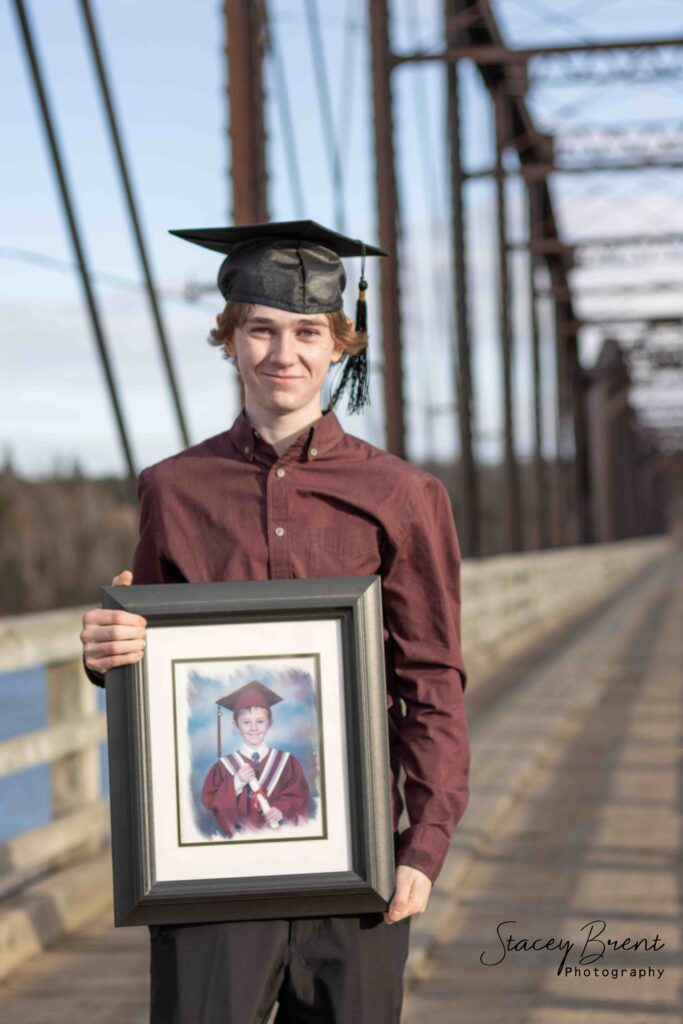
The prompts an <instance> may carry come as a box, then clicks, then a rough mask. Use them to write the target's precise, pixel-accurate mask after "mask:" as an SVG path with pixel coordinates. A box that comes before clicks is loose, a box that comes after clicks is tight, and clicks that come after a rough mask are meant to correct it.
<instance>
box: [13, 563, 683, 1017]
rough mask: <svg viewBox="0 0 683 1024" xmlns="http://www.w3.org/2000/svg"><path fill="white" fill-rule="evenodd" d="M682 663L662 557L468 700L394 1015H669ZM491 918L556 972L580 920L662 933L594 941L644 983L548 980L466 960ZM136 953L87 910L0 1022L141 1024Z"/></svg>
mask: <svg viewBox="0 0 683 1024" xmlns="http://www.w3.org/2000/svg"><path fill="white" fill-rule="evenodd" d="M682 675H683V554H677V555H676V556H675V557H674V558H672V559H671V560H670V561H668V562H667V563H664V564H662V565H661V566H660V567H659V568H658V569H657V570H656V571H655V572H652V573H650V574H648V575H647V577H646V578H644V579H643V580H642V581H640V582H639V583H637V584H636V585H635V586H634V587H632V588H629V590H628V592H627V593H626V594H624V595H623V596H622V597H620V598H619V599H617V600H616V601H613V602H611V603H610V605H609V606H608V607H607V608H605V609H603V610H602V611H601V612H600V613H599V614H597V615H596V616H595V619H594V621H593V622H592V623H591V625H590V626H589V627H588V628H586V629H585V630H584V631H583V632H582V634H581V636H580V637H574V638H573V639H570V640H569V641H567V642H565V643H564V644H559V643H558V644H556V645H555V648H554V650H553V651H551V652H549V654H548V655H547V657H546V658H545V663H544V664H543V665H542V666H541V667H538V666H537V667H536V668H535V669H534V670H533V671H531V670H530V671H529V672H528V673H527V674H523V675H522V677H521V678H520V679H518V680H517V681H516V683H515V685H514V686H510V687H509V689H508V691H507V692H506V693H505V695H504V697H502V698H501V699H499V700H496V701H495V703H493V704H491V705H490V706H486V705H485V704H482V705H481V707H480V708H479V709H478V713H477V714H476V716H475V717H473V719H472V736H473V751H474V765H475V769H474V772H473V793H475V794H476V795H475V797H474V802H473V804H472V805H471V807H470V808H469V809H468V812H467V815H466V817H465V819H464V820H463V823H462V826H461V827H460V828H459V829H458V830H456V841H455V842H454V848H453V851H452V855H451V856H450V857H449V862H450V867H449V871H444V873H443V877H444V879H446V878H447V876H450V887H449V888H442V889H441V890H440V891H439V892H438V893H437V892H435V898H434V900H433V901H432V905H431V906H430V913H429V915H427V914H425V915H423V916H422V917H421V918H420V919H416V922H415V924H417V925H418V928H416V929H415V930H414V940H415V941H414V949H413V953H411V970H410V973H409V977H410V991H409V994H408V996H407V998H406V1003H405V1012H404V1015H403V1024H469V1022H470V1021H471V1022H477V1024H479V1022H486V1024H503V1022H505V1024H617V1022H619V1024H622V1022H624V1024H674V1022H676V1024H678V1022H680V1020H681V1004H682V1000H681V982H682V981H683V967H682V965H683V951H682V949H681V946H682V942H681V915H680V910H681V893H680V867H679V863H680V850H681V811H682V807H683V800H682V798H681V792H682V791H681V777H680V765H679V762H680V754H681V749H682V748H681V742H680V740H681V724H682V722H683V708H682V707H681V705H682V703H683V687H682V686H681V683H682V681H683V680H682ZM531 753H533V756H530V754H531ZM492 823H493V824H492ZM506 920H507V921H513V920H514V922H515V923H514V924H509V925H507V926H505V930H502V931H501V934H503V935H504V936H505V935H507V934H509V933H510V931H512V934H513V935H514V936H515V938H516V939H517V940H519V939H521V938H526V939H527V940H529V941H531V940H532V939H537V940H542V941H545V942H547V941H548V940H549V939H551V938H554V939H555V940H556V942H557V941H558V940H560V939H564V940H566V941H570V942H573V943H574V947H573V948H572V949H571V951H570V952H569V954H568V956H567V966H571V967H572V968H574V967H575V966H576V965H577V961H578V959H579V956H580V954H581V948H582V946H583V943H584V941H585V939H586V937H587V931H588V929H587V928H584V930H583V931H582V930H581V929H582V928H583V927H584V926H585V925H587V924H588V922H590V921H595V920H604V921H605V922H606V926H605V931H604V932H603V933H602V936H601V937H602V939H603V940H606V939H607V938H610V939H619V940H623V939H624V938H626V937H627V936H630V937H631V938H632V939H637V938H647V939H648V940H649V944H650V946H652V944H653V940H654V937H655V935H659V943H658V945H659V946H661V945H662V943H664V945H663V948H660V949H657V950H651V951H649V952H647V951H644V950H643V949H642V948H641V949H640V950H638V951H636V952H630V953H626V952H615V951H614V950H612V949H610V948H608V951H607V952H606V953H605V956H604V957H603V958H602V960H600V961H598V962H597V963H595V964H593V965H591V966H590V969H591V970H593V969H594V968H595V967H598V969H599V970H602V969H609V970H610V971H611V970H621V969H622V968H625V969H626V970H627V971H631V970H633V969H635V970H636V971H646V972H647V971H648V969H650V968H652V969H653V970H654V971H655V976H654V977H653V976H652V975H651V974H648V973H646V974H644V975H642V976H641V977H638V976H636V977H631V976H630V975H629V974H628V973H627V974H624V975H621V974H620V975H619V976H618V977H615V978H613V977H611V976H607V977H602V976H601V975H599V976H597V977H596V976H594V975H591V976H590V977H587V976H583V975H581V976H575V975H574V974H573V973H572V974H571V975H569V976H561V977H558V976H557V973H556V971H557V966H558V964H559V962H560V959H561V956H562V951H559V952H558V950H557V949H555V950H548V949H544V950H539V949H536V950H528V951H518V952H508V953H507V955H506V957H505V959H504V961H503V962H502V963H500V964H497V965H495V966H484V965H483V964H482V963H481V962H480V956H481V954H482V953H483V952H484V951H485V952H486V955H485V959H489V960H491V961H494V960H498V959H499V958H500V957H501V945H500V942H499V940H498V937H497V932H496V928H497V926H498V925H500V922H503V921H506ZM420 925H421V926H422V933H421V934H420V928H419V926H420ZM596 927H597V926H596ZM537 945H538V943H537ZM596 945H597V944H594V945H593V946H592V947H591V949H592V950H594V949H595V947H596ZM148 963H149V957H148V948H147V932H146V929H142V928H129V929H118V930H114V929H113V928H111V926H110V921H109V919H107V920H103V921H100V922H98V923H96V924H94V925H93V926H92V927H91V928H90V929H88V931H86V932H83V933H82V934H80V935H79V936H77V937H75V938H72V939H69V940H65V941H63V942H61V943H60V944H59V945H58V946H56V947H55V948H54V949H52V950H50V951H49V952H47V953H46V954H44V955H43V956H41V957H38V958H36V959H35V960H34V961H32V962H30V963H29V964H27V965H26V966H25V967H24V968H22V969H21V970H20V971H18V972H17V973H16V974H15V975H14V976H12V977H11V978H10V979H9V981H8V982H7V983H6V984H5V985H4V986H2V985H0V1020H2V1022H3V1024H39V1022H40V1024H45V1022H48V1021H49V1022H51V1024H62V1022H64V1024H66V1022H67V1021H68V1022H69V1024H80V1022H81V1021H84V1022H85V1021H87V1022H88V1024H91V1022H92V1024H143V1022H146V1021H147V994H148ZM582 969H583V970H588V969H589V966H588V965H586V966H585V967H584V968H582ZM662 969H663V974H662V975H661V976H660V977H658V976H657V974H658V973H659V971H661V970H662ZM377 1024H383V1022H380V1021H378V1022H377Z"/></svg>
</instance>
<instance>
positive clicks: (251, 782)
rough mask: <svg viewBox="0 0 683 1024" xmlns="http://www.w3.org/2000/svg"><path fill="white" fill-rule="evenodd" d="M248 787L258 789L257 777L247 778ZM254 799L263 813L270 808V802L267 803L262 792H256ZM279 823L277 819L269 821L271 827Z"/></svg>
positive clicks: (277, 825) (276, 826) (275, 826)
mask: <svg viewBox="0 0 683 1024" xmlns="http://www.w3.org/2000/svg"><path fill="white" fill-rule="evenodd" d="M249 788H250V789H253V790H254V791H256V790H257V789H259V781H258V779H249ZM256 799H257V800H258V802H259V807H260V808H261V810H262V811H263V813H264V815H265V813H266V811H269V810H270V804H269V803H268V801H267V800H266V798H265V797H264V795H263V793H257V795H256ZM279 825H280V822H279V821H271V822H270V827H271V828H278V827H279Z"/></svg>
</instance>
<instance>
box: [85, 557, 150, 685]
mask: <svg viewBox="0 0 683 1024" xmlns="http://www.w3.org/2000/svg"><path fill="white" fill-rule="evenodd" d="M111 582H112V586H113V587H129V586H130V585H131V584H132V582H133V574H132V572H130V571H129V570H128V569H126V570H125V571H124V572H121V573H119V575H118V576H115V577H114V579H113V580H112V581H111ZM146 627H147V619H144V618H143V617H142V616H141V615H134V614H133V613H132V612H124V611H119V610H117V609H115V608H91V609H90V611H87V612H85V614H84V616H83V629H82V631H81V643H82V644H83V653H84V655H85V663H86V665H87V666H88V668H90V669H93V670H94V671H95V672H107V671H108V670H109V669H110V668H115V667H116V666H117V665H131V664H133V663H134V662H136V661H140V658H141V657H142V656H143V654H144V653H145V629H146Z"/></svg>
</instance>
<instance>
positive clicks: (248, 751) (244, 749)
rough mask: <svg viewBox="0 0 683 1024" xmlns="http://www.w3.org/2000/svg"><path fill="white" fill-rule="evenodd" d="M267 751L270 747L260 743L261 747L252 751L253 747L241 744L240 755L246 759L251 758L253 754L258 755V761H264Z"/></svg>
mask: <svg viewBox="0 0 683 1024" xmlns="http://www.w3.org/2000/svg"><path fill="white" fill-rule="evenodd" d="M269 750H270V747H268V746H266V744H265V743H262V744H261V746H260V747H258V748H257V749H256V750H254V748H253V747H248V746H247V744H246V743H243V744H242V746H241V747H240V754H243V755H244V756H245V757H248V758H252V757H253V756H254V754H258V756H259V761H265V759H266V755H267V754H268V752H269Z"/></svg>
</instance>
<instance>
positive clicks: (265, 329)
mask: <svg viewBox="0 0 683 1024" xmlns="http://www.w3.org/2000/svg"><path fill="white" fill-rule="evenodd" d="M251 333H252V334H270V327H252V329H251Z"/></svg>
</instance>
